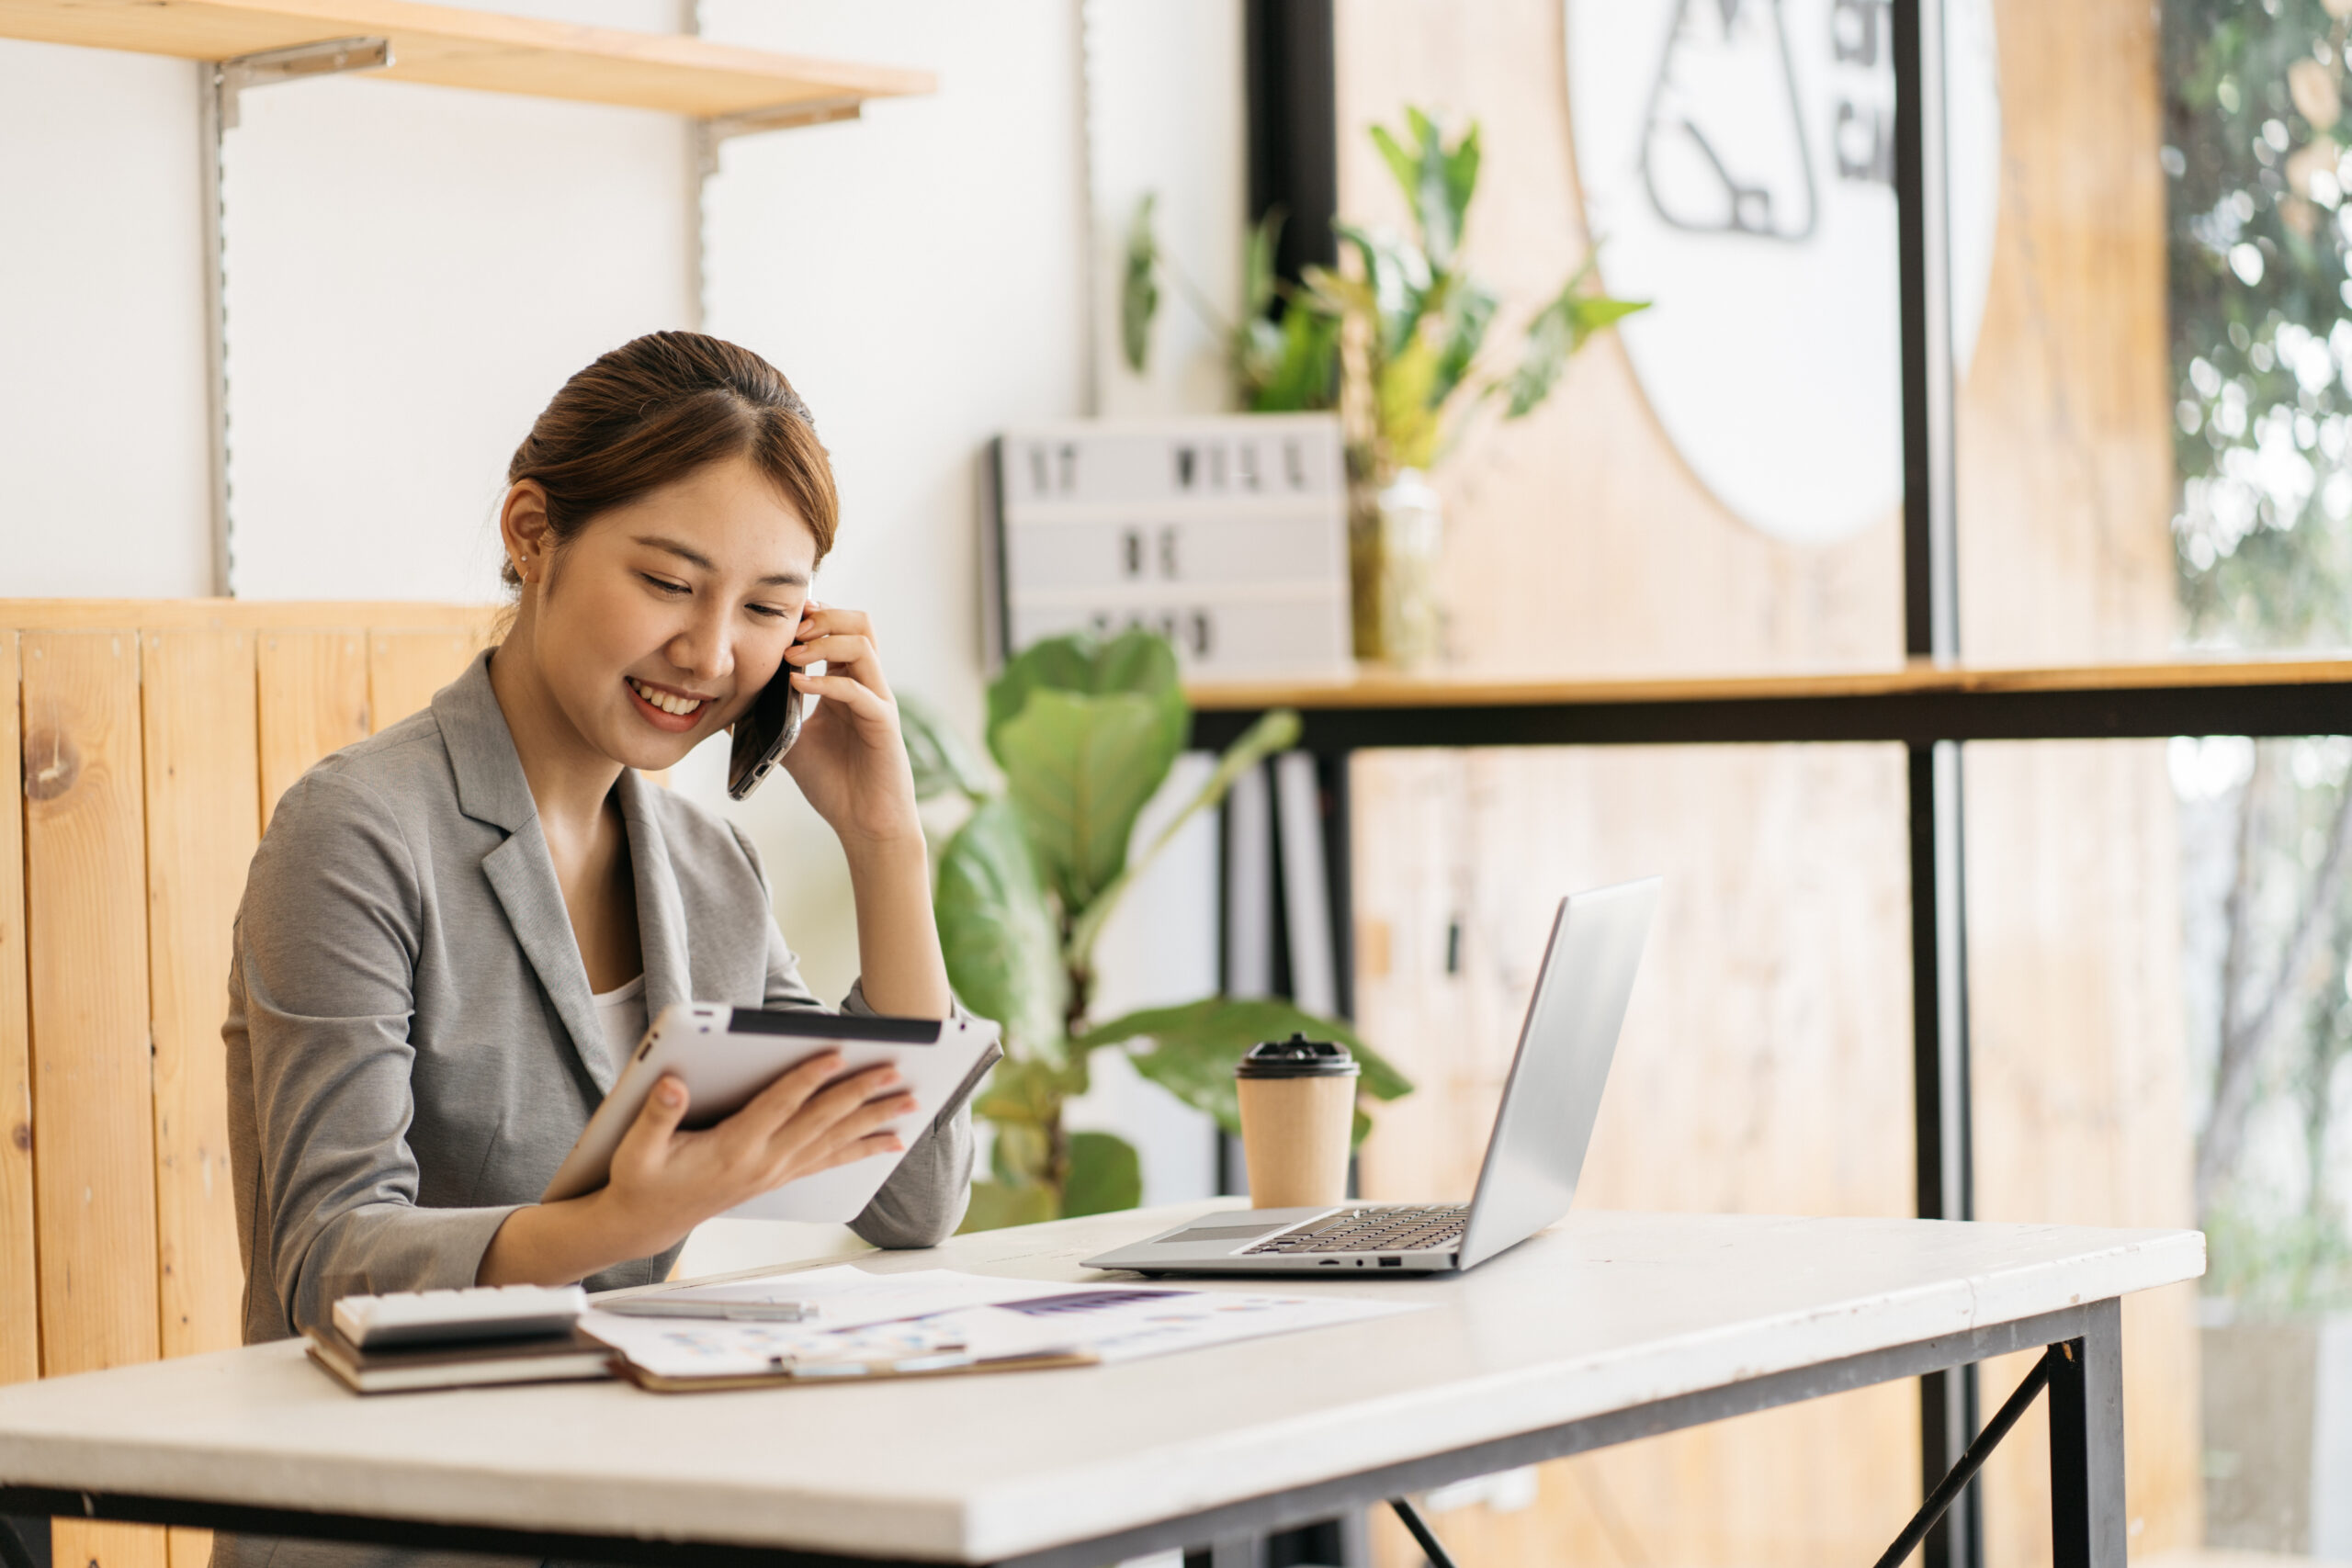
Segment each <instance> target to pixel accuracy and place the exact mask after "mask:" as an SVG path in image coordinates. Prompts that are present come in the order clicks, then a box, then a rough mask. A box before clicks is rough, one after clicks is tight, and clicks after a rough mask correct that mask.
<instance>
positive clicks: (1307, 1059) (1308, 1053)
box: [1233, 1034, 1360, 1078]
mask: <svg viewBox="0 0 2352 1568" xmlns="http://www.w3.org/2000/svg"><path fill="white" fill-rule="evenodd" d="M1359 1070H1360V1069H1359V1068H1358V1067H1357V1066H1356V1059H1355V1058H1354V1057H1353V1056H1351V1055H1348V1048H1347V1047H1346V1046H1345V1045H1341V1044H1340V1043H1338V1042H1336V1041H1331V1040H1309V1039H1308V1038H1307V1037H1306V1035H1304V1034H1294V1035H1292V1036H1291V1037H1290V1038H1289V1039H1287V1040H1269V1041H1266V1042H1264V1043H1261V1044H1257V1045H1252V1046H1250V1054H1249V1055H1246V1056H1244V1057H1242V1058H1241V1061H1240V1063H1239V1065H1238V1066H1236V1067H1235V1068H1234V1069H1233V1076H1234V1077H1238V1078H1351V1077H1355V1076H1356V1074H1357V1072H1358V1071H1359Z"/></svg>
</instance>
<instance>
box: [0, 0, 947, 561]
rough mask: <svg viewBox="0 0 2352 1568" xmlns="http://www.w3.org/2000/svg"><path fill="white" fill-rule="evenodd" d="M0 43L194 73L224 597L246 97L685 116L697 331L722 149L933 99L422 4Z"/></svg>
mask: <svg viewBox="0 0 2352 1568" xmlns="http://www.w3.org/2000/svg"><path fill="white" fill-rule="evenodd" d="M0 38H14V39H28V40H30V41H33V42H37V43H62V44H75V45H80V46H82V47H84V48H88V49H108V50H119V51H128V52H130V53H136V54H161V55H166V56H170V57H173V58H176V59H180V60H187V61H192V62H196V67H197V70H198V73H200V74H199V81H200V83H201V87H200V90H199V93H198V101H199V113H200V115H201V118H202V126H201V129H200V131H199V134H200V135H201V137H202V138H203V141H204V142H205V143H206V144H207V145H209V148H210V149H211V153H210V156H209V157H207V158H206V159H205V160H204V162H203V165H202V167H203V171H204V188H203V192H202V197H201V200H200V201H199V203H198V207H199V209H200V210H201V211H202V213H203V215H204V246H203V266H204V297H205V299H206V302H207V341H206V354H207V357H208V359H209V362H210V363H209V375H208V377H207V383H208V386H209V401H210V409H209V423H210V424H211V448H212V463H211V468H212V507H211V511H212V589H213V592H215V593H218V594H221V595H224V596H233V595H234V593H235V592H236V552H235V548H234V534H235V522H234V519H233V517H232V512H231V506H230V493H229V429H230V413H229V387H228V357H227V355H228V347H227V344H228V338H227V333H228V326H227V321H226V312H225V299H226V288H225V285H224V283H223V265H224V264H223V250H224V237H223V236H224V226H223V221H222V210H221V209H222V199H221V163H222V155H223V137H224V135H225V134H226V133H227V132H228V131H229V130H232V128H234V127H235V126H236V125H237V123H238V118H239V116H238V101H239V98H240V96H242V95H243V93H245V92H247V91H249V90H251V89H253V88H255V87H261V86H266V85H269V84H271V83H276V82H288V81H296V80H300V79H302V78H305V77H316V76H326V75H339V74H343V73H365V74H368V75H370V76H380V77H382V78H384V79H386V80H388V81H393V82H422V83H425V84H427V85H433V86H438V87H466V88H471V89H473V90H475V91H478V92H485V93H509V94H514V95H516V96H523V97H535V98H554V99H560V100H564V101H567V102H571V103H584V104H604V105H608V106H612V107H620V108H637V109H651V110H654V111H656V112H657V113H662V114H674V115H682V116H684V117H685V118H688V119H690V120H692V121H693V122H694V129H695V134H694V139H693V149H692V152H691V153H690V159H691V163H690V172H691V176H692V179H693V182H694V189H695V213H694V221H693V222H692V223H690V224H689V226H688V232H687V245H688V247H689V250H690V253H691V254H690V264H689V265H690V271H691V274H692V276H694V277H695V279H696V296H695V315H694V319H693V320H692V321H690V322H688V323H687V324H689V325H694V326H699V325H700V324H701V296H700V288H701V285H700V279H701V276H702V272H703V266H702V234H701V199H702V197H701V186H702V185H703V183H704V182H705V181H707V179H708V178H709V176H710V175H713V174H715V173H717V172H718V144H719V143H720V142H722V141H727V140H729V138H732V137H737V136H749V135H752V134H755V133H758V132H761V131H769V130H793V129H796V128H797V127H801V126H809V125H823V124H826V123H828V122H831V121H833V120H842V119H855V118H858V116H859V115H860V114H861V113H862V112H863V110H864V107H865V104H866V103H867V102H869V101H870V100H872V99H875V98H886V97H904V96H912V95H917V94H924V93H929V92H932V91H933V90H934V89H935V88H936V86H937V85H938V83H937V78H936V77H934V76H933V74H932V73H930V72H928V71H910V70H903V69H900V68H898V67H895V66H888V65H867V64H861V63H857V62H851V61H841V60H816V59H811V58H809V57H807V56H804V55H794V54H774V53H770V52H768V51H764V50H755V49H738V48H734V47H732V46H729V45H727V44H718V43H711V42H709V41H707V40H706V39H701V38H698V37H695V36H694V35H693V34H691V33H671V34H664V33H637V32H628V31H623V30H621V29H619V28H591V27H579V26H574V25H572V24H571V23H566V22H549V21H541V20H538V19H537V18H534V17H510V16H504V15H501V14H498V13H494V12H484V11H473V10H464V9H460V8H458V7H456V6H424V5H415V4H412V3H410V0H0Z"/></svg>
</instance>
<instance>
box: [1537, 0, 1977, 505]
mask: <svg viewBox="0 0 2352 1568" xmlns="http://www.w3.org/2000/svg"><path fill="white" fill-rule="evenodd" d="M1566 6H1567V29H1566V36H1567V54H1568V106H1569V118H1570V123H1571V126H1572V128H1573V130H1574V131H1575V136H1576V155H1577V176H1578V178H1579V179H1580V180H1581V181H1582V183H1583V186H1584V199H1585V214H1586V220H1587V221H1588V223H1589V226H1590V228H1591V231H1592V233H1593V234H1594V235H1595V236H1596V237H1598V238H1600V240H1602V241H1603V242H1604V248H1603V250H1602V252H1601V271H1602V273H1603V275H1604V276H1606V277H1607V279H1608V283H1609V291H1610V292H1611V294H1614V295H1617V296H1619V297H1621V298H1624V299H1651V300H1655V301H1656V302H1657V309H1656V310H1645V311H1643V312H1642V313H1641V314H1640V315H1637V316H1634V317H1632V318H1631V319H1629V320H1628V321H1626V322H1625V323H1624V324H1623V326H1622V327H1621V328H1620V329H1619V331H1620V333H1621V334H1622V335H1623V339H1624V343H1625V351H1626V353H1627V355H1629V356H1630V357H1631V358H1632V360H1633V364H1634V376H1635V377H1636V378H1638V379H1639V380H1640V382H1641V385H1642V390H1643V392H1644V394H1645V396H1647V397H1648V399H1649V401H1650V406H1651V407H1652V408H1653V409H1654V410H1655V411H1656V412H1657V417H1658V422H1659V423H1661V424H1663V425H1664V426H1665V427H1666V431H1667V434H1668V436H1669V437H1670V438H1671V439H1672V440H1673V442H1674V445H1675V447H1676V449H1677V450H1678V451H1679V452H1680V453H1681V454H1682V457H1683V460H1684V461H1686V462H1688V463H1689V464H1690V465H1691V469H1692V470H1693V471H1694V472H1695V473H1697V474H1698V476H1699V478H1700V480H1701V481H1702V483H1704V484H1705V485H1706V487H1707V488H1708V489H1709V490H1710V491H1713V492H1714V494H1715V496H1716V497H1717V499H1719V500H1721V501H1722V502H1723V503H1724V505H1725V506H1727V507H1729V508H1730V509H1731V510H1732V512H1734V513H1736V514H1737V515H1738V516H1739V517H1740V518H1741V519H1743V520H1744V521H1746V522H1747V523H1748V524H1749V525H1753V526H1754V527H1756V528H1758V529H1760V530H1762V531H1763V532H1764V533H1766V534H1769V535H1770V536H1773V537H1774V538H1776V539H1782V540H1786V541H1788V542H1789V543H1792V544H1804V545H1818V544H1827V543H1830V542H1831V541H1833V540H1837V539H1842V538H1845V537H1847V536H1849V535H1852V534H1855V533H1858V532H1860V530H1862V529H1864V528H1866V527H1869V526H1870V525H1871V524H1873V523H1877V522H1880V521H1881V520H1883V519H1884V518H1885V517H1887V516H1888V515H1889V514H1890V513H1892V512H1894V509H1895V508H1896V507H1898V506H1899V505H1900V504H1901V502H1902V500H1903V424H1902V418H1903V413H1902V385H1901V374H1902V372H1901V354H1902V344H1901V338H1900V324H1899V321H1898V317H1897V309H1898V293H1897V288H1898V278H1897V273H1896V265H1897V263H1896V240H1895V209H1894V16H1893V8H1892V5H1891V3H1890V0H1566ZM1944 32H1945V43H1944V49H1945V57H1946V73H1945V76H1946V82H1947V88H1946V94H1945V119H1946V126H1947V131H1946V145H1947V150H1948V151H1947V159H1948V167H1949V170H1950V181H1951V279H1952V340H1953V342H1952V349H1953V355H1954V357H1955V362H1956V363H1957V365H1958V366H1959V367H1961V368H1962V369H1964V368H1965V367H1966V366H1967V363H1968V358H1969V355H1970V353H1971V351H1972V350H1973V348H1974V346H1975V342H1976V329H1977V325H1978V323H1979V322H1980V321H1982V320H1983V318H1984V314H1985V287H1986V284H1987V282H1988V280H1989V279H1990V277H1991V276H1992V270H1993V228H1994V220H1995V216H1996V202H1997V201H1998V198H1999V185H1998V182H1999V173H2000V169H1999V164H2000V152H2001V106H2000V93H1999V86H1998V78H1997V74H1996V61H1995V57H1994V39H1993V16H1992V0H1945V6H1944Z"/></svg>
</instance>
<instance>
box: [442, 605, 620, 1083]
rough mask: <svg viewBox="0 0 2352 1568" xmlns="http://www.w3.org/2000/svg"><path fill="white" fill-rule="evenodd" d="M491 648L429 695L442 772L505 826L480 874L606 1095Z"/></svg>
mask: <svg viewBox="0 0 2352 1568" xmlns="http://www.w3.org/2000/svg"><path fill="white" fill-rule="evenodd" d="M495 652H496V649H492V650H491V653H485V654H483V655H482V656H481V658H479V659H477V660H474V661H473V663H472V664H471V665H469V666H468V667H467V670H466V672H465V673H464V674H463V675H460V676H458V679H457V680H456V681H455V682H451V683H450V684H449V685H447V686H445V687H443V688H442V689H441V690H440V691H439V692H437V693H435V694H434V698H433V716H434V718H435V720H436V721H437V722H438V723H439V724H440V726H441V739H442V741H443V744H444V745H445V746H446V747H447V750H448V753H449V767H450V771H451V772H452V773H455V774H456V775H457V783H458V807H459V808H460V809H462V810H463V811H464V812H465V814H466V815H467V816H469V817H471V818H476V819H478V820H480V821H483V822H488V823H490V824H492V826H493V827H498V828H503V829H505V830H506V834H507V837H506V841H505V842H504V843H502V844H500V845H499V846H498V848H496V849H494V850H492V851H491V852H490V853H489V854H487V855H485V856H483V857H482V863H481V869H482V874H483V875H484V876H486V877H487V878H489V880H490V886H491V890H492V892H494V893H496V894H497V895H498V901H499V903H500V905H502V906H503V908H505V910H506V919H507V923H508V924H509V925H511V926H513V927H514V929H515V942H517V943H518V944H519V945H520V946H521V947H522V949H523V953H524V956H525V957H526V958H528V959H529V960H530V961H531V968H532V969H533V970H534V971H535V972H536V973H537V975H538V977H539V984H540V986H541V987H544V988H545V989H546V991H547V994H548V1000H550V1001H551V1002H553V1003H554V1005H555V1010H556V1016H557V1017H558V1018H560V1019H561V1020H562V1021H563V1027H564V1030H565V1032H568V1033H569V1034H570V1035H571V1048H572V1050H573V1051H575V1052H577V1053H578V1054H579V1056H580V1060H581V1063H582V1065H583V1066H586V1067H587V1069H588V1076H589V1077H591V1078H592V1079H594V1081H595V1084H596V1088H597V1089H598V1090H599V1091H600V1092H604V1093H609V1092H611V1090H612V1087H613V1080H614V1078H615V1077H616V1076H617V1074H618V1070H619V1064H617V1063H616V1062H615V1061H613V1060H612V1056H611V1054H610V1053H609V1052H608V1051H606V1050H605V1030H604V1025H603V1023H602V1022H600V1021H598V1019H597V1017H596V998H595V995H594V993H593V992H592V991H591V990H590V989H589V988H588V969H587V966H586V965H585V964H582V962H581V960H580V943H579V942H578V941H577V940H575V939H574V938H573V936H572V934H571V915H570V913H569V912H568V911H567V910H566V909H565V908H564V906H563V888H562V887H561V886H560V885H559V884H558V883H557V881H556V879H555V862H554V860H553V859H552V858H551V857H550V856H549V855H548V841H547V835H546V833H545V832H544V831H543V830H542V829H540V826H539V811H538V806H537V803H536V802H535V801H533V800H532V798H531V785H530V782H529V781H528V780H526V778H524V776H523V761H522V759H521V758H520V757H518V756H516V755H515V737H514V734H513V732H512V731H510V730H509V729H508V728H506V716H505V714H503V712H501V711H500V710H499V706H498V695H497V694H496V693H495V692H493V691H492V690H491V685H490V660H491V657H492V653H495ZM648 978H649V984H650V976H649V977H648Z"/></svg>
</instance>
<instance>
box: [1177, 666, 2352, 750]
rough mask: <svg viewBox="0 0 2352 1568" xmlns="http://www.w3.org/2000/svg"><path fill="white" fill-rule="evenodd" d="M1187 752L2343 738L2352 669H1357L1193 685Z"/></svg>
mask: <svg viewBox="0 0 2352 1568" xmlns="http://www.w3.org/2000/svg"><path fill="white" fill-rule="evenodd" d="M1187 694H1188V695H1189V696H1190V698H1191V699H1192V703H1193V707H1194V708H1195V709H1196V710H1197V716H1196V717H1195V719H1194V723H1193V744H1195V745H1199V746H1222V745H1224V744H1226V743H1227V742H1228V741H1229V740H1231V739H1233V738H1234V737H1235V736H1238V734H1240V733H1241V732H1242V730H1244V729H1246V728H1248V727H1249V725H1250V722H1251V721H1252V719H1254V718H1255V716H1257V715H1258V714H1260V713H1261V712H1263V711H1264V710H1266V709H1268V708H1273V707H1290V708H1296V709H1297V710H1298V711H1299V714H1300V716H1301V718H1302V720H1303V721H1304V729H1303V733H1302V736H1301V739H1300V741H1299V744H1300V745H1301V746H1302V747H1304V748H1306V750H1312V751H1317V752H1322V753H1326V754H1336V753H1343V752H1346V751H1350V750H1356V749H1359V748H1363V747H1376V746H1521V745H1538V746H1544V745H1550V746H1561V745H1566V746H1575V745H1658V744H1685V743H1690V742H1693V741H1707V742H1713V741H1750V742H1763V743H1770V742H1776V741H1872V740H1880V741H1905V742H1914V743H1921V742H1934V741H1939V740H2049V739H2125V738H2148V737H2162V736H2169V735H2180V734H2189V735H2198V734H2211V735H2335V734H2344V733H2346V732H2352V660H2346V659H2244V660H2211V661H2200V662H2196V663H2157V662H2149V663H2141V664H2103V665H2080V666H2050V667H2026V666H1999V665H1970V664H1958V663H1950V662H1938V661H1934V660H1913V661H1911V662H1910V663H1908V664H1905V665H1898V666H1893V667H1889V668H1886V669H1883V670H1875V671H1840V672H1837V673H1824V674H1787V675H1747V676H1734V677H1714V678H1710V677H1693V676H1678V677H1667V678H1623V677H1620V678H1613V679H1595V678H1589V677H1588V678H1586V679H1582V680H1538V679H1529V680H1498V679H1493V678H1485V677H1453V676H1444V675H1432V676H1409V675H1397V674H1389V673H1384V672H1379V671H1366V672H1365V673H1363V674H1362V675H1359V676H1358V677H1356V678H1355V679H1353V680H1351V681H1336V682H1320V683H1316V682H1259V683H1246V684H1245V683H1240V682H1220V683H1215V684H1212V683H1208V682H1198V683H1195V684H1193V685H1192V686H1190V687H1189V688H1187Z"/></svg>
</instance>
